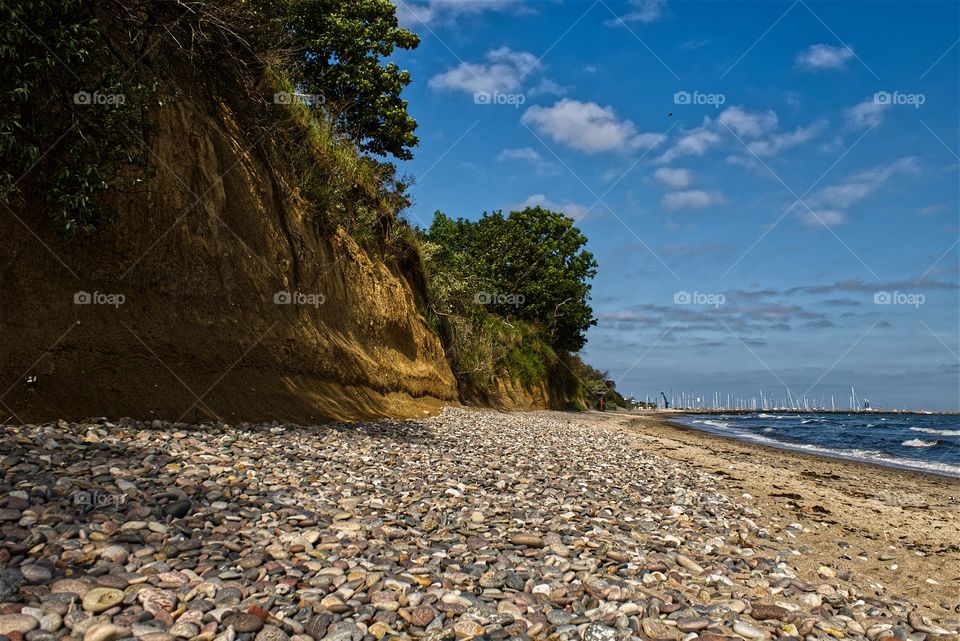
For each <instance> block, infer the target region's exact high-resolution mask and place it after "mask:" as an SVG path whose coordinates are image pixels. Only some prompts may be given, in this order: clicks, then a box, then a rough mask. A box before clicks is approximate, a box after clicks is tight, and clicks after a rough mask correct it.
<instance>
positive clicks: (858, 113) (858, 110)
mask: <svg viewBox="0 0 960 641" xmlns="http://www.w3.org/2000/svg"><path fill="white" fill-rule="evenodd" d="M889 108H890V104H889V103H886V102H876V101H875V100H874V99H873V98H872V97H871V98H867V99H866V100H864V101H863V102H860V103H857V104H855V105H854V106H852V107H850V108H849V109H847V111H846V117H847V122H848V123H849V124H851V125H853V126H854V127H858V128H864V129H865V128H867V127H872V126H873V125H879V124H880V123H881V122H883V119H884V117H885V116H886V114H887V110H888V109H889Z"/></svg>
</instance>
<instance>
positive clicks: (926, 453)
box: [670, 412, 960, 478]
mask: <svg viewBox="0 0 960 641" xmlns="http://www.w3.org/2000/svg"><path fill="white" fill-rule="evenodd" d="M670 420H672V421H674V422H677V423H680V424H682V425H685V426H687V427H691V428H694V429H698V430H702V431H704V432H710V433H711V434H717V435H719V436H725V437H728V438H733V439H737V440H740V441H748V442H752V443H760V444H763V445H768V446H771V447H779V448H784V449H790V450H797V451H800V452H807V453H810V454H819V455H822V456H830V457H834V458H841V459H848V460H853V461H862V462H867V463H876V464H879V465H887V466H890V467H897V468H902V469H908V470H914V471H918V472H932V473H935V474H943V475H946V476H953V477H957V478H960V415H956V414H954V415H949V414H884V413H880V412H876V413H873V412H871V413H862V414H857V413H851V414H805V413H804V414H796V413H779V412H777V413H769V412H754V413H749V414H703V415H695V414H687V415H684V416H678V417H671V418H670Z"/></svg>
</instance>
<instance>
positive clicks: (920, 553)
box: [611, 413, 960, 618]
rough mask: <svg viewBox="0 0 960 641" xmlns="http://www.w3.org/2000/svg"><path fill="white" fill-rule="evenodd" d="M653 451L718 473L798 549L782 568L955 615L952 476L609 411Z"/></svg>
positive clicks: (958, 557)
mask: <svg viewBox="0 0 960 641" xmlns="http://www.w3.org/2000/svg"><path fill="white" fill-rule="evenodd" d="M611 419H612V421H611V422H614V423H616V424H617V425H618V427H620V428H621V429H625V430H627V431H629V432H631V433H632V434H634V436H635V437H636V439H637V441H638V446H640V448H641V449H642V450H643V451H644V452H649V453H651V454H654V455H658V456H663V457H665V458H669V459H672V460H674V461H677V462H681V463H684V464H686V465H689V466H691V467H693V468H695V469H699V470H704V471H707V472H709V473H712V474H716V475H718V476H721V477H722V478H724V480H725V482H726V483H725V484H726V491H727V493H728V494H729V495H730V496H731V498H736V500H740V501H745V502H746V503H747V504H748V505H751V506H752V507H754V508H755V509H756V510H757V511H758V512H759V513H760V514H761V515H762V517H763V520H764V521H770V522H771V523H772V524H775V525H776V526H778V527H782V526H786V525H788V524H799V525H801V526H802V530H798V529H797V528H791V531H789V532H788V533H787V535H786V537H785V539H784V540H790V541H791V543H790V545H792V546H794V545H799V546H802V547H803V548H805V549H806V550H807V552H808V553H804V554H803V557H802V558H799V559H791V563H793V564H795V565H797V566H798V567H801V568H802V569H803V570H805V571H806V572H809V573H812V574H813V575H817V573H818V572H819V571H820V570H821V567H822V566H821V565H820V564H821V563H822V561H823V560H825V559H830V560H831V561H832V563H831V564H830V565H831V566H832V567H833V570H830V571H834V570H839V571H840V572H845V573H849V574H850V575H851V576H855V577H859V578H857V579H856V583H857V584H858V585H860V586H861V587H863V588H868V586H870V585H873V584H880V585H883V586H885V587H886V588H888V589H889V590H891V591H893V592H895V593H899V594H901V595H903V596H904V597H905V598H909V599H910V600H911V601H913V602H914V603H915V604H916V605H918V606H920V607H921V608H922V609H923V610H924V612H925V614H927V615H930V616H934V617H937V618H942V617H951V616H953V617H956V616H957V613H958V612H960V596H958V595H960V479H958V478H955V477H951V476H946V475H942V474H936V473H933V472H925V471H923V472H922V471H915V470H908V469H902V468H897V467H891V466H886V465H881V464H877V463H872V462H865V461H858V460H850V459H841V458H834V457H830V456H826V455H820V454H814V453H809V452H803V451H797V450H793V449H787V448H778V447H775V446H770V445H766V444H762V443H755V442H751V441H744V440H738V439H735V438H732V437H725V436H721V435H717V434H713V433H710V432H706V431H701V430H698V429H696V428H693V427H689V426H686V425H682V424H677V423H673V422H672V421H671V420H670V419H671V417H670V416H667V415H656V414H636V415H634V414H626V413H623V414H620V413H618V414H616V415H611Z"/></svg>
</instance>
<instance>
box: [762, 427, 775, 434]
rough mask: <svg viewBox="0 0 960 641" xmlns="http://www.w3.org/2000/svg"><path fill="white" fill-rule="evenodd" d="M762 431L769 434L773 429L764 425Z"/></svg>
mask: <svg viewBox="0 0 960 641" xmlns="http://www.w3.org/2000/svg"><path fill="white" fill-rule="evenodd" d="M763 431H764V432H766V433H767V434H769V433H770V432H773V431H774V429H773V428H772V427H765V428H764V429H763Z"/></svg>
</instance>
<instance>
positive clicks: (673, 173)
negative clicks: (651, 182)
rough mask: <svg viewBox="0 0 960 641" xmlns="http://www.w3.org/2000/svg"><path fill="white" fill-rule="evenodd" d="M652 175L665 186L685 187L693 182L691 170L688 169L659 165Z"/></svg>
mask: <svg viewBox="0 0 960 641" xmlns="http://www.w3.org/2000/svg"><path fill="white" fill-rule="evenodd" d="M653 175H654V177H656V179H657V180H659V181H660V182H662V183H663V184H664V185H666V186H667V187H672V188H674V189H685V188H686V187H689V186H690V184H691V183H692V182H693V172H692V171H690V170H689V169H672V168H670V167H661V168H660V169H658V170H656V171H655V172H653Z"/></svg>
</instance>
